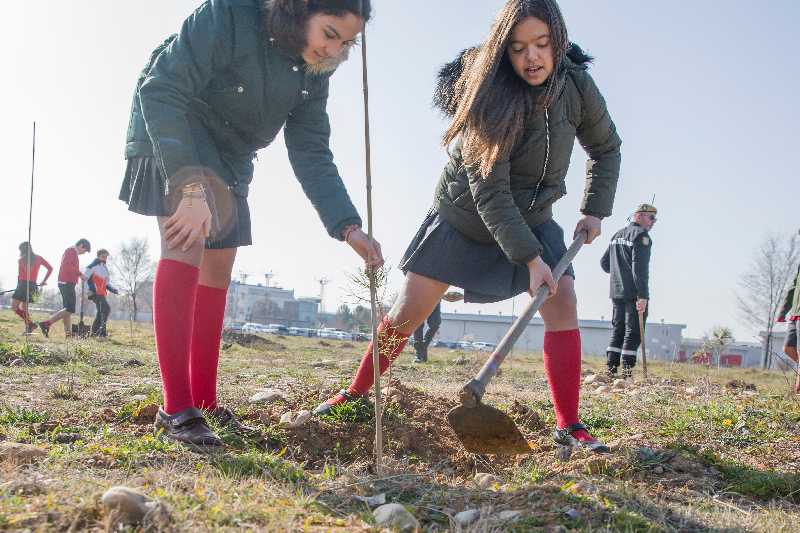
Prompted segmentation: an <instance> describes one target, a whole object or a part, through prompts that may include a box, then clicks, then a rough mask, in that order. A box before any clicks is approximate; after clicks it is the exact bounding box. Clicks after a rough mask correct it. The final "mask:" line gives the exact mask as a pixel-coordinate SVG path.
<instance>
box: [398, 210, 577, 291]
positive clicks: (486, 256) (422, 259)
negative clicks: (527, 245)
mask: <svg viewBox="0 0 800 533" xmlns="http://www.w3.org/2000/svg"><path fill="white" fill-rule="evenodd" d="M533 234H534V235H536V238H537V239H539V242H541V243H542V247H543V249H542V255H541V257H542V260H543V261H544V262H545V263H547V265H549V266H550V268H555V266H556V263H558V261H559V260H560V259H561V258H562V257H563V256H564V254H565V253H566V252H567V246H566V244H565V243H564V230H563V229H561V226H559V225H558V223H557V222H556V221H555V220H552V219H551V220H548V221H547V222H544V223H542V224H539V225H538V226H536V227H534V228H533ZM400 270H402V271H403V272H404V273H406V274H407V273H409V272H413V273H415V274H419V275H420V276H425V277H427V278H431V279H435V280H437V281H441V282H442V283H447V284H449V285H452V286H454V287H459V288H461V289H463V290H464V301H465V302H471V303H490V302H499V301H502V300H507V299H509V298H513V297H514V296H516V295H518V294H522V293H523V292H526V291H527V290H528V287H529V285H530V275H529V274H528V267H527V266H523V265H517V264H514V263H512V262H511V261H509V260H508V258H507V257H506V255H505V254H504V253H503V250H501V249H500V246H499V245H498V244H497V243H491V244H484V243H480V242H477V241H474V240H472V239H470V238H469V237H467V236H466V235H464V234H463V233H461V232H460V231H458V230H457V229H456V228H454V227H453V226H451V225H450V224H449V223H448V222H447V221H446V220H444V219H442V218H441V217H440V216H439V214H438V213H437V212H436V211H432V212H430V213H428V215H427V216H426V217H425V220H424V221H423V223H422V226H421V227H420V229H419V231H417V234H416V235H415V236H414V239H413V240H412V241H411V244H410V245H409V246H408V249H407V250H406V253H405V255H403V259H402V260H401V261H400ZM564 275H566V276H571V277H572V278H573V279H574V278H575V271H574V270H573V268H572V265H569V267H568V268H567V271H566V272H565V273H564Z"/></svg>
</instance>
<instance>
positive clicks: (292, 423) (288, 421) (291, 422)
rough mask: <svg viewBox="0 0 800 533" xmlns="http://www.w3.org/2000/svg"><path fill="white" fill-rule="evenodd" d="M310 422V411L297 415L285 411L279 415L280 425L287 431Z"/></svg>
mask: <svg viewBox="0 0 800 533" xmlns="http://www.w3.org/2000/svg"><path fill="white" fill-rule="evenodd" d="M309 420H311V411H306V410H303V411H299V412H298V413H297V414H295V413H293V412H292V411H287V412H286V413H283V414H282V415H281V421H280V425H282V426H283V427H285V428H287V429H297V428H299V427H302V426H304V425H305V424H306V423H307V422H308V421H309Z"/></svg>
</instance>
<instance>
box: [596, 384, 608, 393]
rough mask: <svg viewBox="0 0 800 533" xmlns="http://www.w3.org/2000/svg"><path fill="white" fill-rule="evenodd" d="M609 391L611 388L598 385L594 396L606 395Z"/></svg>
mask: <svg viewBox="0 0 800 533" xmlns="http://www.w3.org/2000/svg"><path fill="white" fill-rule="evenodd" d="M610 391H611V387H609V386H608V385H600V386H599V387H597V388H596V389H595V390H594V393H595V394H606V393H608V392H610Z"/></svg>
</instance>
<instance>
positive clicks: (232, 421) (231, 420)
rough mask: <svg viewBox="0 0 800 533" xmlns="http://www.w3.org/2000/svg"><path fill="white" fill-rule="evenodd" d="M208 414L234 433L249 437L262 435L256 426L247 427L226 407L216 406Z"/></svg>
mask: <svg viewBox="0 0 800 533" xmlns="http://www.w3.org/2000/svg"><path fill="white" fill-rule="evenodd" d="M206 414H207V415H208V417H209V418H211V419H212V420H213V421H214V422H216V423H217V424H219V425H220V426H222V427H224V428H228V429H230V430H231V431H233V432H234V433H237V434H239V435H243V436H248V437H261V432H260V431H258V430H257V429H255V428H251V427H247V426H245V425H244V424H242V423H241V422H239V421H238V420H237V419H236V415H234V414H233V411H231V410H230V409H228V408H226V407H215V408H214V409H211V410H210V411H206Z"/></svg>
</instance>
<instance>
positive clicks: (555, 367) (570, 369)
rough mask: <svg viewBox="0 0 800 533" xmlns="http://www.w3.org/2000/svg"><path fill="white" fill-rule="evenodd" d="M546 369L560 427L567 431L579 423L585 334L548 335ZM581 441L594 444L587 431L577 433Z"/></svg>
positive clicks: (561, 332) (546, 341) (570, 332)
mask: <svg viewBox="0 0 800 533" xmlns="http://www.w3.org/2000/svg"><path fill="white" fill-rule="evenodd" d="M544 369H545V372H546V373H547V380H548V381H549V382H550V394H551V396H552V398H553V407H554V409H555V411H556V425H557V426H558V427H559V428H565V427H567V426H570V425H572V424H576V423H578V422H579V418H578V404H579V401H580V390H581V332H580V330H577V329H573V330H569V331H548V332H545V334H544ZM572 436H573V437H575V438H576V439H578V440H594V438H593V437H592V436H591V435H590V434H589V433H588V432H587V431H585V430H582V429H581V430H578V431H573V432H572Z"/></svg>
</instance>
